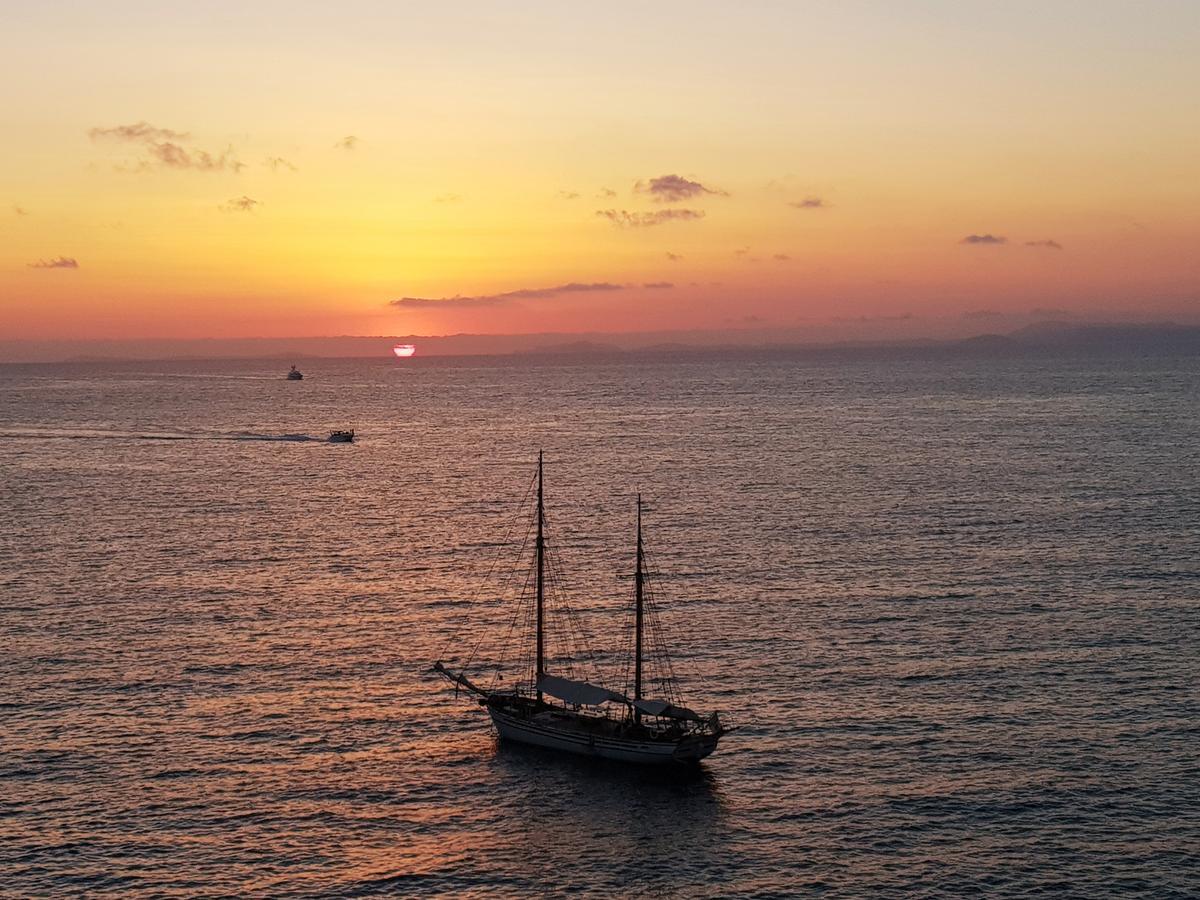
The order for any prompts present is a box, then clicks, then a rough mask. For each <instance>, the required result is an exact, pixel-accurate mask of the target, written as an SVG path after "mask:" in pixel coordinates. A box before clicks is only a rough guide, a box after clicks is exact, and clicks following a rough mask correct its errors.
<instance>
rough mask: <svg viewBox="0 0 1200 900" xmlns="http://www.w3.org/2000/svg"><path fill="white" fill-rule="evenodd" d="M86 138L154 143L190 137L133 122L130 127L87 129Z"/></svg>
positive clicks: (185, 133)
mask: <svg viewBox="0 0 1200 900" xmlns="http://www.w3.org/2000/svg"><path fill="white" fill-rule="evenodd" d="M88 137H90V138H91V139H92V140H93V141H95V140H100V139H102V138H112V139H114V140H118V141H137V142H139V143H154V142H156V141H185V140H187V139H188V138H190V137H191V135H190V134H188V133H187V132H186V131H174V130H173V129H170V128H156V127H155V126H153V125H151V124H150V123H149V122H135V123H134V124H132V125H114V126H112V127H111V128H89V129H88Z"/></svg>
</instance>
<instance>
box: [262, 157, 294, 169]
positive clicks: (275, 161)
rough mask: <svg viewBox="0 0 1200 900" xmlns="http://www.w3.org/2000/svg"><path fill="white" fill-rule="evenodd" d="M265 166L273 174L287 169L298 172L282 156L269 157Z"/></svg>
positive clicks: (264, 163)
mask: <svg viewBox="0 0 1200 900" xmlns="http://www.w3.org/2000/svg"><path fill="white" fill-rule="evenodd" d="M263 165H264V166H266V167H267V168H268V169H270V170H271V171H272V172H278V171H279V170H280V169H287V170H288V171H289V172H295V171H297V170H296V167H295V166H294V165H293V164H292V163H290V162H288V161H287V160H286V159H284V158H283V157H282V156H268V157H267V158H266V160H265V161H264V162H263Z"/></svg>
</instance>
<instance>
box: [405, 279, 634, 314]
mask: <svg viewBox="0 0 1200 900" xmlns="http://www.w3.org/2000/svg"><path fill="white" fill-rule="evenodd" d="M623 290H625V288H624V286H623V285H620V284H612V283H611V282H608V281H597V282H579V281H571V282H568V283H566V284H559V285H555V286H554V287H546V288H520V289H518V290H515V291H504V292H503V293H500V294H480V295H477V296H473V297H463V296H461V295H455V296H453V297H401V298H400V299H399V300H391V301H389V305H390V306H400V307H404V308H406V309H427V308H429V307H436V308H467V307H474V306H501V305H503V304H505V303H512V302H514V301H516V300H545V299H548V298H550V297H558V296H560V295H562V294H592V293H604V292H607V291H623Z"/></svg>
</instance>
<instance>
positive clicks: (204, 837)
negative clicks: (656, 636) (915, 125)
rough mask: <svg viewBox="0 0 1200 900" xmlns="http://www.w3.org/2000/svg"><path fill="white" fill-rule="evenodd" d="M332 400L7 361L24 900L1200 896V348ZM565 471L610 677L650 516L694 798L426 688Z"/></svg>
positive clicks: (492, 385) (503, 604) (455, 654)
mask: <svg viewBox="0 0 1200 900" xmlns="http://www.w3.org/2000/svg"><path fill="white" fill-rule="evenodd" d="M302 368H303V369H305V372H306V378H305V380H304V381H303V382H299V383H289V382H286V381H284V380H283V377H282V376H283V370H285V369H286V364H284V365H281V364H279V363H278V362H267V363H254V362H224V363H215V362H187V363H185V362H175V363H140V364H121V365H118V364H77V365H64V366H0V509H2V513H3V517H4V522H3V525H2V527H0V597H2V605H0V640H2V641H3V652H2V653H0V686H2V688H0V874H2V875H3V882H2V884H0V892H11V893H13V894H16V895H44V894H76V893H91V894H99V893H106V892H107V893H111V894H118V895H129V894H134V893H148V894H156V895H167V896H170V895H180V896H182V895H186V896H194V895H203V894H228V893H257V894H272V895H282V894H305V895H330V894H372V893H400V894H404V893H411V894H415V895H422V896H431V895H437V894H446V895H472V894H475V895H479V896H484V895H487V896H498V895H513V896H518V895H520V896H528V895H532V894H538V893H542V894H547V893H548V894H562V895H565V894H571V895H600V894H605V895H618V896H620V895H631V894H651V895H662V896H675V895H686V896H728V895H733V894H740V895H757V896H784V895H790V894H794V893H804V892H811V891H817V890H823V891H825V892H826V893H827V894H828V895H830V896H908V895H920V896H961V895H964V894H968V893H971V892H986V893H987V894H989V895H1025V894H1032V893H1043V894H1045V895H1047V896H1063V895H1077V896H1087V897H1101V896H1125V895H1129V894H1137V893H1141V894H1143V895H1145V896H1172V895H1174V896H1187V895H1192V896H1195V895H1196V894H1197V892H1198V891H1200V870H1198V863H1197V858H1198V855H1200V854H1198V852H1197V851H1198V848H1200V813H1198V810H1200V763H1198V762H1197V760H1198V757H1200V754H1198V751H1197V748H1198V747H1200V699H1198V697H1200V688H1198V681H1200V679H1198V675H1200V639H1198V638H1200V635H1198V627H1200V625H1198V623H1200V610H1198V602H1197V601H1198V600H1200V474H1198V473H1200V416H1198V415H1197V413H1198V412H1200V409H1198V406H1200V402H1198V398H1200V360H1197V359H1196V358H1194V357H1178V358H1161V359H1140V358H1132V357H1130V358H1125V357H1120V358H1118V357H1113V358H1102V359H1078V360H1056V361H1044V360H1043V361H1036V360H1030V359H1022V360H987V361H979V360H966V359H945V358H941V359H938V358H920V357H919V356H895V355H891V356H871V355H857V356H829V355H827V356H822V357H804V356H787V355H777V356H754V355H740V356H731V357H728V358H715V359H692V360H675V361H668V362H660V363H647V362H637V361H630V360H615V359H613V360H609V359H604V358H597V359H589V360H567V359H564V360H542V361H540V362H539V361H537V360H490V361H489V360H475V361H470V362H457V363H456V362H454V361H432V360H412V361H409V362H407V363H402V364H396V363H394V362H391V361H387V362H375V361H311V362H309V363H307V364H305V365H302ZM342 427H354V428H355V429H356V430H357V431H358V433H359V439H358V440H357V442H356V443H355V444H353V445H330V444H327V443H325V442H323V440H322V438H323V437H324V435H325V434H326V432H328V430H330V429H333V428H342ZM540 447H544V448H545V451H546V457H547V474H546V478H547V503H548V507H549V514H550V521H551V527H552V531H551V536H552V538H553V540H554V542H555V547H556V548H557V551H558V556H559V559H560V562H561V568H562V584H563V588H564V592H565V594H566V595H567V596H568V597H569V598H570V599H571V601H572V604H573V606H574V607H575V608H576V609H577V610H579V611H580V615H581V618H582V620H583V624H584V626H585V627H586V628H587V629H588V630H589V631H592V632H594V634H595V636H596V642H597V645H598V646H599V647H600V648H601V649H602V650H603V649H605V648H608V649H611V648H613V647H615V646H617V645H618V644H619V643H620V641H621V640H622V635H621V633H620V625H621V623H622V622H623V621H624V619H623V616H624V615H625V614H626V611H627V608H628V602H629V597H630V592H631V586H630V582H629V581H628V580H627V579H622V578H620V577H618V576H620V575H623V574H627V573H628V572H629V569H630V565H631V563H630V559H631V552H632V521H633V498H634V495H635V493H636V492H637V491H639V490H640V491H641V492H642V493H643V495H644V496H645V497H646V499H647V504H648V509H647V514H646V519H647V530H648V534H647V537H648V542H649V547H650V549H651V551H652V553H653V557H654V560H655V562H656V565H657V568H658V569H659V570H660V571H661V574H662V578H661V579H660V580H659V581H658V590H659V594H660V613H661V616H662V619H663V625H664V629H665V630H666V632H667V633H668V634H669V636H670V638H671V641H672V643H673V645H674V650H675V653H676V657H677V661H678V663H679V668H680V673H681V675H683V676H684V681H683V687H684V692H685V696H686V699H687V701H688V702H689V705H692V706H694V707H696V708H699V709H702V710H704V711H708V710H711V709H720V710H722V711H723V712H724V714H725V715H727V716H728V717H729V718H730V720H732V721H735V722H737V723H738V724H739V725H740V726H741V728H740V730H739V731H737V732H735V733H734V734H732V735H730V736H729V737H728V738H726V739H725V740H724V741H723V743H722V745H721V748H720V751H719V752H718V753H717V754H716V755H715V756H713V757H712V758H711V759H709V760H708V761H707V762H706V763H705V764H704V765H703V766H702V767H701V769H700V770H699V772H696V773H694V774H691V775H684V776H675V777H667V776H665V775H663V774H662V773H650V772H644V771H627V770H625V769H623V768H621V767H619V766H615V765H612V764H601V763H591V762H587V761H576V760H573V759H570V758H560V757H557V756H554V755H552V754H547V753H543V752H535V751H532V750H522V749H520V748H511V747H507V746H497V745H496V743H495V741H494V739H493V736H492V734H491V732H490V729H489V726H488V723H487V721H486V718H485V717H484V715H483V714H482V711H481V710H479V709H478V708H476V707H474V706H473V705H471V704H470V703H468V702H466V701H465V700H464V699H463V698H461V697H460V698H457V699H456V698H455V696H454V693H453V691H452V690H449V689H448V688H447V687H446V685H445V683H444V682H439V681H438V680H435V678H434V677H433V676H431V675H430V674H428V667H429V664H430V663H431V662H432V661H433V660H434V659H436V658H438V656H439V655H444V656H445V658H446V659H447V660H448V661H453V660H455V659H458V660H462V659H465V658H466V657H467V656H468V655H469V653H470V650H471V649H472V647H473V646H474V645H475V644H476V642H477V641H478V640H479V638H480V637H489V636H491V637H492V639H491V640H488V641H485V642H484V643H483V644H482V645H481V649H480V650H479V651H478V652H477V654H476V662H475V670H476V671H477V672H478V673H480V674H481V677H484V679H485V680H486V676H487V672H486V668H487V666H486V664H487V663H489V662H491V661H494V660H495V659H497V658H498V654H499V653H501V652H502V651H503V648H502V647H500V646H499V645H500V644H501V643H502V642H501V641H497V640H495V639H494V635H495V634H496V633H498V632H499V633H501V634H502V633H503V631H504V628H505V623H506V622H507V621H508V618H509V616H510V614H511V599H509V600H505V599H504V598H503V596H502V593H503V592H502V590H500V588H499V587H496V588H495V589H493V587H492V586H493V585H503V584H505V583H507V582H505V579H506V578H510V577H516V576H515V575H514V573H513V572H510V571H509V570H510V569H512V568H513V565H512V563H513V559H512V557H513V556H515V554H516V550H517V546H518V545H519V543H520V540H521V537H522V529H523V527H524V526H523V524H521V523H520V522H518V524H517V525H516V527H515V528H512V530H511V531H510V526H513V523H514V520H515V519H516V515H515V514H516V510H517V507H518V505H519V503H520V501H521V500H522V498H523V496H524V495H525V490H526V488H527V486H528V484H529V478H530V476H531V474H532V465H533V462H534V460H535V458H536V452H537V450H538V449H539V448H540ZM506 540H507V543H506ZM489 571H490V572H492V577H491V578H490V579H487V578H485V576H487V575H488V573H489ZM497 573H499V574H497ZM448 642H449V646H447V643H448ZM603 662H604V660H602V663H603Z"/></svg>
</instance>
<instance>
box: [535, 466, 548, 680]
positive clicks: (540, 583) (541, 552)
mask: <svg viewBox="0 0 1200 900" xmlns="http://www.w3.org/2000/svg"><path fill="white" fill-rule="evenodd" d="M544 519H545V512H544V510H543V507H542V451H541V450H539V451H538V498H537V672H536V673H535V675H534V682H533V685H534V688H535V690H537V698H538V701H539V702H540V701H541V699H542V691H541V688H540V686H539V685H538V680H539V679H541V677H542V675H543V674H544V673H545V658H544V653H543V651H544V647H543V629H544V624H545V623H544V620H543V601H544V600H545V596H546V583H545V582H546V537H545V534H544V530H543V527H542V523H543V521H544Z"/></svg>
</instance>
